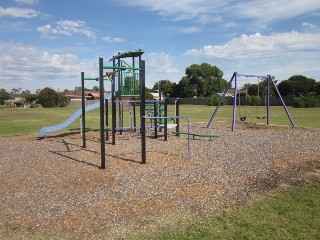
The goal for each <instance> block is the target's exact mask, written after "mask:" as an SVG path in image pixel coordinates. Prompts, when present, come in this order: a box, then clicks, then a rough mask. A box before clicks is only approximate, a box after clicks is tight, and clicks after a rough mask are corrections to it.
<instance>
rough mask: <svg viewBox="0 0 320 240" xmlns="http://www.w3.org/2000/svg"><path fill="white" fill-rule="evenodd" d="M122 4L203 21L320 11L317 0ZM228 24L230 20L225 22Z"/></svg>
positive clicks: (125, 1)
mask: <svg viewBox="0 0 320 240" xmlns="http://www.w3.org/2000/svg"><path fill="white" fill-rule="evenodd" d="M120 4H125V5H128V6H134V7H141V8H144V9H146V10H148V11H153V12H158V14H159V15H160V16H163V17H166V18H170V19H172V20H173V21H190V20H191V21H195V22H197V23H200V24H207V23H221V22H225V23H228V22H229V21H231V22H238V20H242V19H246V20H251V22H252V23H254V24H255V26H256V25H257V24H258V23H260V24H261V23H264V24H267V23H270V22H272V21H275V20H278V19H288V18H293V17H296V16H300V15H303V14H308V13H313V12H316V11H319V9H320V1H318V0H304V1H301V0H269V1H265V0H243V1H235V0H231V1H230V0H216V1H212V0H175V1H172V0H162V1H159V0H135V1H131V0H123V1H121V3H120ZM226 26H228V24H226Z"/></svg>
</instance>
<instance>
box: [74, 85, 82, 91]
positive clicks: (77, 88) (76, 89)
mask: <svg viewBox="0 0 320 240" xmlns="http://www.w3.org/2000/svg"><path fill="white" fill-rule="evenodd" d="M81 89H82V87H80V86H78V87H74V90H75V91H81Z"/></svg>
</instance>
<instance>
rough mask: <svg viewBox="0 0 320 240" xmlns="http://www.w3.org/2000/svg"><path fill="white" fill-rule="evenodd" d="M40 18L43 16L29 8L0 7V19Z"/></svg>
mask: <svg viewBox="0 0 320 240" xmlns="http://www.w3.org/2000/svg"><path fill="white" fill-rule="evenodd" d="M40 16H45V14H43V13H41V12H38V11H36V10H33V9H30V8H16V7H10V8H3V7H0V17H13V18H37V17H40Z"/></svg>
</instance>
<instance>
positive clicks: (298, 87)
mask: <svg viewBox="0 0 320 240" xmlns="http://www.w3.org/2000/svg"><path fill="white" fill-rule="evenodd" d="M223 74H224V73H223V71H221V70H220V69H219V68H218V67H217V66H212V65H210V64H209V63H202V64H192V65H191V66H189V67H187V68H186V70H185V75H184V76H183V77H182V78H181V80H180V81H179V82H178V83H175V82H172V81H170V80H160V81H158V82H156V83H155V84H154V85H153V87H152V88H151V89H149V88H146V95H147V98H148V99H150V98H152V95H151V94H150V92H152V91H154V90H160V91H161V92H162V93H163V94H164V95H166V96H167V97H172V98H173V97H177V98H187V97H210V98H211V99H213V101H210V102H211V103H213V104H215V103H216V102H217V99H218V98H219V97H218V93H222V92H223V91H224V90H225V88H226V87H227V84H228V82H227V81H226V80H225V79H224V78H223ZM274 81H275V83H276V84H277V87H278V90H279V92H280V94H281V95H282V96H283V97H286V96H291V97H294V102H295V106H296V107H317V106H320V83H319V82H316V80H315V79H313V78H307V77H305V76H303V75H294V76H292V77H290V78H289V79H288V80H284V81H280V82H279V83H278V80H274ZM266 88H267V82H266V80H261V81H257V83H256V84H252V83H246V84H244V86H243V87H242V89H246V90H247V94H248V95H249V96H251V100H252V101H251V104H257V102H258V101H259V98H260V97H262V96H264V95H265V91H266ZM74 90H75V91H80V90H81V87H75V89H74ZM93 90H94V91H98V90H99V87H97V86H95V87H94V89H93ZM20 91H21V88H19V89H12V93H19V92H20ZM66 91H68V89H65V90H64V92H66ZM22 95H23V96H24V97H25V98H26V100H27V101H28V102H30V101H31V102H34V101H37V102H38V103H40V104H41V105H43V106H48V107H53V106H64V105H66V104H67V103H68V99H67V98H66V97H65V96H63V95H61V94H59V93H57V92H55V91H54V90H53V89H50V88H45V89H42V90H41V89H38V90H37V93H36V94H31V93H30V91H28V90H26V91H22ZM271 95H274V96H277V94H276V91H275V89H274V88H273V86H272V85H271ZM48 96H50V97H49V98H48ZM9 98H10V94H9V93H7V92H6V90H5V89H1V90H0V100H1V99H4V100H5V99H9Z"/></svg>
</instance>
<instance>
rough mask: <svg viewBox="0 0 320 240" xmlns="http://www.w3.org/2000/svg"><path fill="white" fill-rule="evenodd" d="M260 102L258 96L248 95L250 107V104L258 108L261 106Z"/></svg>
mask: <svg viewBox="0 0 320 240" xmlns="http://www.w3.org/2000/svg"><path fill="white" fill-rule="evenodd" d="M259 101H260V97H258V96H256V95H252V96H251V95H248V105H249V104H250V106H257V105H258V104H259Z"/></svg>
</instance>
